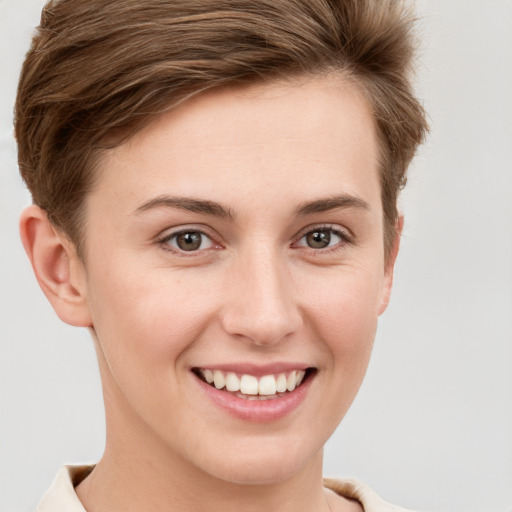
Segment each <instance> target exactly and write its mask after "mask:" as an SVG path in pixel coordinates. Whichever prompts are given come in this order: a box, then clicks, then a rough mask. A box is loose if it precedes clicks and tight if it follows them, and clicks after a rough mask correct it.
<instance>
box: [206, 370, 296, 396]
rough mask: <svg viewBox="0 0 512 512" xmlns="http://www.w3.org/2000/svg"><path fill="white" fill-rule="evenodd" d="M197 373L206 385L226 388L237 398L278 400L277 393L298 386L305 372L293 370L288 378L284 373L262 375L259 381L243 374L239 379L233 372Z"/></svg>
mask: <svg viewBox="0 0 512 512" xmlns="http://www.w3.org/2000/svg"><path fill="white" fill-rule="evenodd" d="M199 373H200V374H201V375H202V377H203V378H204V380H205V381H206V382H207V383H208V384H212V385H214V386H215V387H216V388H217V389H223V388H226V390H227V391H231V392H234V393H237V392H239V396H245V397H246V398H248V399H250V400H265V399H268V398H278V393H285V392H286V391H293V390H294V389H295V388H297V387H298V386H300V384H301V383H302V381H303V380H304V376H305V375H306V371H305V370H293V371H292V372H290V373H289V374H288V376H286V374H285V373H280V374H278V375H264V376H263V377H260V378H259V379H258V378H257V377H255V376H254V375H247V374H244V375H242V376H241V377H239V376H238V375H237V374H236V373H234V372H227V373H224V372H222V371H221V370H209V369H201V370H199ZM247 395H248V396H247Z"/></svg>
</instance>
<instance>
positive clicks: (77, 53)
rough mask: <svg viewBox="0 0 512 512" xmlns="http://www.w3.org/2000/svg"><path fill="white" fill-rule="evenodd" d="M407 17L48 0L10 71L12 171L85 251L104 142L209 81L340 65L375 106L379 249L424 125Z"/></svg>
mask: <svg viewBox="0 0 512 512" xmlns="http://www.w3.org/2000/svg"><path fill="white" fill-rule="evenodd" d="M413 24H414V19H413V17H412V15H411V13H410V12H409V11H408V9H407V8H406V6H405V5H404V2H401V1H399V0H278V1H276V0H87V1H83V0H51V1H49V2H48V3H47V5H46V7H45V8H44V9H43V12H42V15H41V24H40V26H39V27H38V30H37V32H36V34H35V36H34V38H33V41H32V46H31V48H30V50H29V52H28V54H27V56H26V59H25V63H24V65H23V69H22V73H21V77H20V81H19V87H18V96H17V100H16V106H15V133H16V138H17V142H18V160H19V167H20V172H21V174H22V176H23V179H24V180H25V182H26V184H27V186H28V188H29V189H30V191H31V193H32V196H33V200H34V202H35V203H36V204H37V205H39V206H40V207H42V208H43V209H45V210H46V212H47V214H48V217H49V219H50V220H51V222H52V223H53V224H54V225H55V226H56V227H58V228H59V229H61V230H62V231H63V232H64V233H65V234H66V235H67V236H68V237H69V238H70V239H71V240H72V241H73V242H74V243H75V245H76V246H77V250H78V253H79V254H80V253H81V252H82V250H81V249H82V244H83V242H84V241H83V239H82V236H81V231H82V226H83V221H84V219H83V217H84V216H83V210H84V208H83V204H84V199H85V197H86V196H87V193H88V192H89V191H90V190H91V187H92V186H93V183H94V178H95V172H94V167H95V163H96V162H97V160H98V156H99V155H100V154H101V150H102V149H104V148H105V147H106V146H110V147H113V146H115V145H118V144H121V143H122V142H123V141H124V140H126V139H127V137H129V136H130V135H133V134H134V133H136V132H137V131H139V130H140V129H141V128H143V127H144V126H145V125H146V124H147V123H148V122H149V121H151V119H153V118H154V117H155V116H156V115H158V114H161V113H162V112H163V111H166V110H169V109H170V108H172V107H173V106H175V105H177V104H178V103H181V102H183V101H185V100H186V99H187V98H190V97H191V96H193V95H196V94H199V93H201V92H202V91H205V90H207V89H212V88H215V87H220V86H223V85H237V84H240V85H243V84H247V83H253V82H258V81H271V80H276V79H282V78H289V77H291V76H293V75H310V74H322V73H330V72H332V71H338V72H342V73H343V74H344V75H345V76H349V77H350V79H351V80H355V82H356V83H358V84H359V85H360V86H361V88H362V90H363V91H364V92H365V93H366V95H367V97H368V100H369V102H370V104H371V106H372V108H373V113H374V117H375V120H376V126H377V131H378V135H379V139H380V145H381V155H380V157H381V189H382V192H381V193H382V203H383V210H384V243H385V249H386V254H388V252H389V249H390V247H391V243H392V240H393V239H394V236H395V225H396V220H397V205H396V203H397V198H398V194H399V191H400V189H401V187H402V186H403V185H404V183H405V174H406V170H407V167H408V165H409V162H410V160H411V159H412V157H413V155H414V153H415V150H416V148H417V146H418V144H419V143H420V142H421V141H422V140H423V137H424V134H425V132H426V129H427V126H426V121H425V114H424V110H423V108H422V106H421V104H420V103H419V102H418V101H417V100H416V98H415V97H414V95H413V93H412V89H411V84H410V76H409V75H410V69H411V64H412V58H413V51H414V39H413V32H412V29H413Z"/></svg>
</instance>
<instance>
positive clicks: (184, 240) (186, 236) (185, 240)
mask: <svg viewBox="0 0 512 512" xmlns="http://www.w3.org/2000/svg"><path fill="white" fill-rule="evenodd" d="M176 242H177V244H178V247H179V248H180V249H182V250H183V251H195V250H196V249H199V247H200V246H201V234H200V233H194V232H189V233H182V234H181V235H178V237H177V240H176Z"/></svg>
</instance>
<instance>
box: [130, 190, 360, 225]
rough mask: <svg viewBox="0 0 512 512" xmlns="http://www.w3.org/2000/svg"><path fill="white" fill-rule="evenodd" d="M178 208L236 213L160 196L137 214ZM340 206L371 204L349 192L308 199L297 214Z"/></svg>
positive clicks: (231, 215) (215, 213)
mask: <svg viewBox="0 0 512 512" xmlns="http://www.w3.org/2000/svg"><path fill="white" fill-rule="evenodd" d="M162 207H164V208H178V209H180V210H185V211H189V212H194V213H204V214H206V215H211V216H213V217H221V218H225V219H229V220H233V219H234V218H235V213H234V212H233V211H232V210H231V209H229V208H224V207H223V206H222V205H220V204H219V203H216V202H214V201H208V200H204V199H194V198H190V197H172V196H159V197H155V198H154V199H150V200H149V201H147V202H145V203H144V204H142V205H141V206H139V207H138V208H137V209H136V210H135V213H136V214H140V213H143V212H146V211H148V210H152V209H154V208H162ZM340 208H355V209H358V210H369V209H370V205H369V204H368V203H367V202H366V201H364V200H363V199H361V198H359V197H356V196H352V195H349V194H341V195H337V196H333V197H327V198H324V199H317V200H314V201H307V202H304V203H301V204H300V205H299V206H298V207H297V208H296V209H295V214H296V215H299V216H305V215H313V214H315V213H323V212H327V211H330V210H337V209H340Z"/></svg>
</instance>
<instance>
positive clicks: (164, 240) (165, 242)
mask: <svg viewBox="0 0 512 512" xmlns="http://www.w3.org/2000/svg"><path fill="white" fill-rule="evenodd" d="M190 233H195V234H199V235H201V237H205V238H206V239H208V240H209V241H210V242H211V245H212V247H208V248H205V249H196V250H191V251H186V250H184V249H180V248H178V247H173V246H171V245H170V242H171V240H173V239H177V238H178V237H179V236H180V235H186V234H190ZM203 241H204V240H202V241H201V244H202V243H203ZM157 243H158V244H159V245H160V246H161V247H162V248H163V249H164V250H165V251H168V252H171V253H174V254H177V255H179V256H183V257H193V256H197V254H198V253H199V254H202V253H204V251H207V250H209V249H212V248H219V247H220V244H218V243H216V242H215V240H214V239H213V237H212V236H210V235H209V234H208V233H205V232H204V231H203V230H201V229H197V228H186V229H180V230H178V231H173V232H172V233H168V234H166V235H164V236H162V237H160V238H158V239H157Z"/></svg>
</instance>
